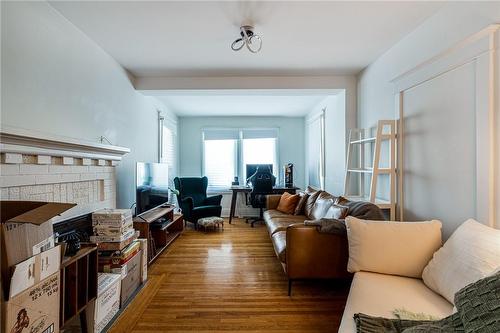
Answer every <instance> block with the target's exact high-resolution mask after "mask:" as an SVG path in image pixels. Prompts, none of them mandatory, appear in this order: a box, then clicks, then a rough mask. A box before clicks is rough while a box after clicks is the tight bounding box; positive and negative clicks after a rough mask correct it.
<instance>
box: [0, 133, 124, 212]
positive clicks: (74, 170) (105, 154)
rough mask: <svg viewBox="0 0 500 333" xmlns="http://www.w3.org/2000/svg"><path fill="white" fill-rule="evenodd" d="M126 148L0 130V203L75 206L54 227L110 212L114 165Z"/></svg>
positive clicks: (112, 198)
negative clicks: (92, 213) (18, 202)
mask: <svg viewBox="0 0 500 333" xmlns="http://www.w3.org/2000/svg"><path fill="white" fill-rule="evenodd" d="M128 152H130V149H128V148H124V147H118V146H113V145H105V144H101V143H94V142H89V141H85V140H77V139H74V138H66V137H61V136H55V135H50V134H45V133H39V132H36V131H32V130H25V129H19V128H10V127H5V126H4V127H2V128H1V129H0V157H1V159H0V200H27V201H45V202H69V203H76V204H77V205H76V206H75V207H73V208H71V209H70V210H68V211H66V212H64V213H63V214H62V215H61V216H58V217H56V218H55V219H54V222H57V221H62V220H65V219H68V218H71V217H75V216H80V215H83V214H88V213H91V212H93V211H95V210H98V209H101V208H115V207H116V170H115V169H116V168H115V167H116V166H117V165H118V162H119V161H120V160H121V159H122V156H123V155H125V154H126V153H128Z"/></svg>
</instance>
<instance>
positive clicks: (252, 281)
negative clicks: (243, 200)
mask: <svg viewBox="0 0 500 333" xmlns="http://www.w3.org/2000/svg"><path fill="white" fill-rule="evenodd" d="M149 275H150V278H153V279H154V281H155V282H156V283H151V284H149V285H146V286H145V288H144V290H143V291H142V292H141V293H140V294H139V295H138V296H137V299H135V300H134V302H133V303H132V304H131V305H130V306H131V308H130V309H127V310H128V311H125V312H124V313H123V315H122V316H121V317H120V318H119V319H118V320H117V322H116V323H115V325H114V326H113V327H112V329H111V330H110V331H111V332H113V333H115V332H122V331H123V328H127V332H135V333H146V332H147V333H151V332H336V331H337V329H338V325H339V323H340V318H341V316H342V312H343V309H344V305H345V300H346V298H347V293H348V287H349V286H348V283H345V282H344V283H340V282H335V281H301V282H296V283H294V287H293V294H292V297H288V296H287V279H286V277H285V275H284V273H283V270H282V268H281V264H280V263H279V261H278V259H277V258H276V256H275V254H274V250H273V247H272V243H271V240H270V238H269V236H268V234H267V230H266V228H265V227H264V226H263V225H256V226H255V228H251V227H250V226H249V225H248V224H245V223H244V221H243V220H238V219H237V220H236V221H233V224H232V225H229V224H228V223H225V226H224V231H215V232H206V233H205V232H199V231H194V230H192V229H191V228H188V229H186V231H185V232H184V233H183V234H182V235H181V236H180V237H179V238H178V239H177V240H176V241H175V242H174V243H173V244H172V245H171V247H170V248H169V249H168V250H167V251H166V252H165V253H164V254H162V255H161V257H160V258H158V260H157V261H156V262H155V263H154V264H153V265H152V266H151V267H150V270H149ZM159 277H161V279H160V278H159ZM158 281H160V282H159V283H158ZM153 288H154V289H153ZM142 298H144V299H142ZM135 304H137V306H136V305H135Z"/></svg>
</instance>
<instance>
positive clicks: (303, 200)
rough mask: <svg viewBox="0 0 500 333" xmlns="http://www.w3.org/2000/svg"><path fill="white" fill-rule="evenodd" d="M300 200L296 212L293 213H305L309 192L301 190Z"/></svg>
mask: <svg viewBox="0 0 500 333" xmlns="http://www.w3.org/2000/svg"><path fill="white" fill-rule="evenodd" d="M299 197H300V200H299V202H298V203H297V206H296V207H295V212H294V213H293V215H303V214H304V208H305V207H306V203H307V198H308V197H309V194H307V193H305V192H300V193H299Z"/></svg>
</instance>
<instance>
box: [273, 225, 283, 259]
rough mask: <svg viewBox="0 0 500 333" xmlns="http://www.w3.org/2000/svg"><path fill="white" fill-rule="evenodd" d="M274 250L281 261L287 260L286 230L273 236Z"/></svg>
mask: <svg viewBox="0 0 500 333" xmlns="http://www.w3.org/2000/svg"><path fill="white" fill-rule="evenodd" d="M272 241H273V245H274V251H275V252H276V255H277V256H278V258H279V260H280V261H281V262H286V231H280V232H277V233H275V234H274V235H273V236H272Z"/></svg>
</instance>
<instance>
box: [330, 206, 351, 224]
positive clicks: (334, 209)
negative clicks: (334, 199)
mask: <svg viewBox="0 0 500 333" xmlns="http://www.w3.org/2000/svg"><path fill="white" fill-rule="evenodd" d="M348 212H349V207H347V206H342V205H337V204H333V205H332V206H331V207H330V208H329V209H328V211H327V212H326V214H325V216H324V218H327V219H337V220H343V219H345V218H346V216H347V213H348Z"/></svg>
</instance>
